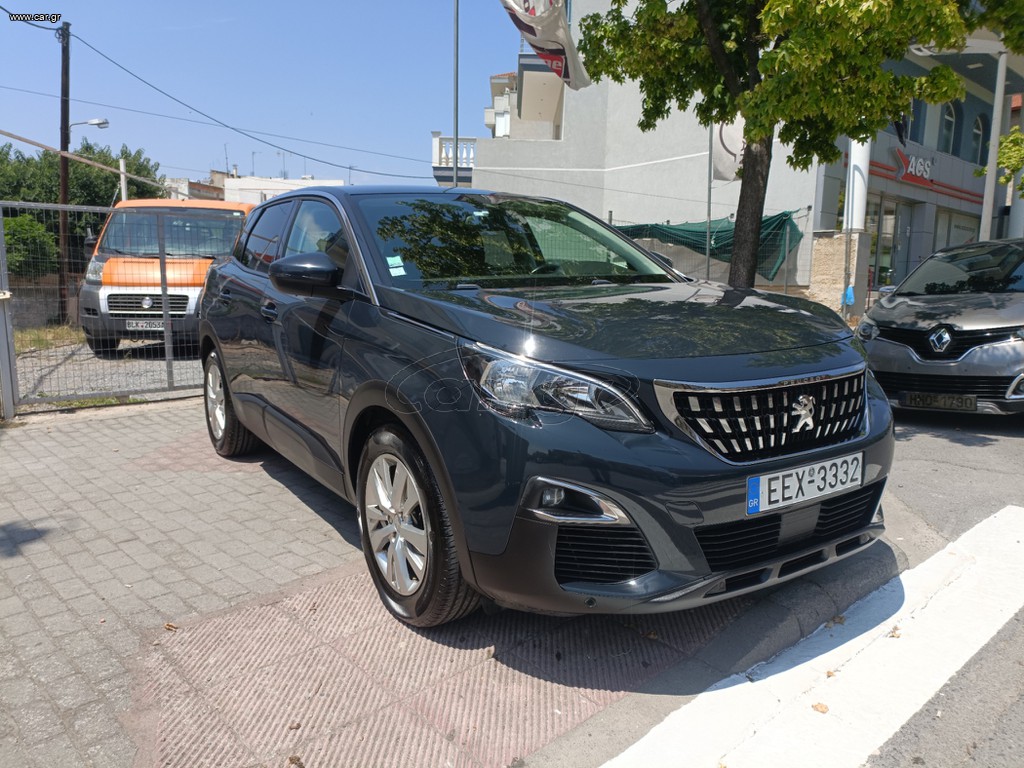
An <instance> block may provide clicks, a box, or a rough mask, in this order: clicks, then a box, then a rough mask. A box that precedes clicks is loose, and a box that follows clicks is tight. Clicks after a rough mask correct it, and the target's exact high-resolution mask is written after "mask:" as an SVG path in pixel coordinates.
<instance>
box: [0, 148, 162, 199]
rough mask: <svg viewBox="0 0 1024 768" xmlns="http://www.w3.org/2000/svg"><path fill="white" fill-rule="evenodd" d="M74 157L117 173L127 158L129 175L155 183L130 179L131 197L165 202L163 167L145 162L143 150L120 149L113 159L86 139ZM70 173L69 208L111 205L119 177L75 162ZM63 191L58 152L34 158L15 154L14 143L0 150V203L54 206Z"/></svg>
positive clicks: (110, 154) (113, 155) (109, 151)
mask: <svg viewBox="0 0 1024 768" xmlns="http://www.w3.org/2000/svg"><path fill="white" fill-rule="evenodd" d="M75 154H77V155H81V156H82V157H85V158H88V159H90V160H93V161H95V162H97V163H101V164H103V165H105V166H107V167H108V168H117V167H118V162H119V160H120V159H121V158H124V159H125V165H126V170H127V171H128V173H130V174H132V175H135V176H141V177H143V178H147V179H152V180H153V182H154V183H153V184H144V183H142V182H138V181H133V180H131V179H129V180H128V197H129V198H137V197H164V196H165V195H166V192H165V190H164V187H163V185H162V183H161V182H162V181H163V177H162V176H158V175H157V174H158V173H159V170H160V164H159V163H156V162H153V161H152V160H151V159H150V158H148V157H146V154H145V151H144V150H142V149H137V150H135V151H134V152H133V151H132V150H130V149H129V148H128V146H127V145H122V146H121V150H120V152H118V153H117V154H114V152H112V151H111V149H110V147H101V146H99V145H98V144H93V143H92V142H90V141H89V140H88V139H82V143H81V145H80V146H79V148H78V149H77V150H76V151H75ZM69 165H70V169H69V174H68V202H69V203H70V204H71V205H97V206H104V207H106V206H109V205H112V204H113V202H114V200H115V199H116V198H117V196H118V189H119V188H120V183H121V181H120V177H119V176H118V174H116V173H111V172H109V171H104V170H102V169H100V168H96V167H94V166H91V165H86V164H85V163H79V162H75V161H74V160H72V161H71V162H70V164H69ZM59 187H60V171H59V157H58V155H57V154H56V153H55V152H48V151H44V152H41V153H39V154H38V155H36V156H30V155H25V154H23V153H22V152H19V151H16V150H14V149H13V148H12V146H11V144H4V145H2V146H0V200H17V201H22V200H24V201H30V202H37V203H54V202H56V201H57V197H58V190H59Z"/></svg>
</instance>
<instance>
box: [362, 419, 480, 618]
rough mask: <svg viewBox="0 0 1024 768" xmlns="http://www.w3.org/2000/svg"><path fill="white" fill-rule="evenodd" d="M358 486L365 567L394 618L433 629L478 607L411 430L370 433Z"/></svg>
mask: <svg viewBox="0 0 1024 768" xmlns="http://www.w3.org/2000/svg"><path fill="white" fill-rule="evenodd" d="M357 488H358V502H359V528H360V534H361V538H362V544H363V554H364V555H365V557H366V565H367V568H369V570H370V577H371V578H372V579H373V583H374V585H375V586H376V587H377V592H378V594H379V595H380V598H381V600H382V601H383V603H384V605H385V607H387V609H388V610H389V611H390V612H391V613H392V615H394V616H395V617H396V618H398V619H400V620H401V621H403V622H405V623H407V624H410V625H412V626H415V627H434V626H438V625H439V624H444V623H446V622H449V621H454V620H455V619H459V618H462V617H463V616H466V615H467V614H469V613H472V612H473V611H474V610H476V608H477V606H478V605H479V603H480V596H479V595H478V594H477V592H476V591H474V590H473V588H472V587H470V586H469V584H467V583H466V581H465V579H464V578H463V576H462V570H461V569H460V567H459V559H458V554H457V552H456V548H455V540H454V537H453V535H452V526H451V520H450V518H449V516H448V507H447V505H446V504H445V501H444V497H443V496H442V494H441V489H440V488H439V487H438V485H437V481H436V480H435V478H434V474H433V472H432V471H431V469H430V467H429V465H428V464H427V461H426V459H425V458H424V456H423V453H422V452H421V451H420V449H419V447H418V446H417V445H416V443H415V441H414V440H413V439H412V437H411V436H410V435H409V433H408V432H407V431H406V430H405V429H403V428H402V427H400V426H398V425H397V424H391V425H386V426H383V427H379V428H378V429H377V430H376V431H375V432H373V434H371V435H370V438H369V439H368V440H367V442H366V446H365V447H364V449H363V455H362V458H361V460H360V462H359V476H358V486H357Z"/></svg>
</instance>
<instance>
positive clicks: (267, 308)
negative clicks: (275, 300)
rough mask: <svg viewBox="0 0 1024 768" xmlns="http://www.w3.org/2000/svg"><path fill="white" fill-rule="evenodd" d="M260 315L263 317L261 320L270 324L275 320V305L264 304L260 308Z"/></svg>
mask: <svg viewBox="0 0 1024 768" xmlns="http://www.w3.org/2000/svg"><path fill="white" fill-rule="evenodd" d="M260 314H261V315H263V319H264V320H266V321H267V322H268V323H272V322H274V321H275V320H277V305H276V304H264V305H263V306H261V307H260Z"/></svg>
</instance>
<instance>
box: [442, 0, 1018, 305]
mask: <svg viewBox="0 0 1024 768" xmlns="http://www.w3.org/2000/svg"><path fill="white" fill-rule="evenodd" d="M607 7H608V0H574V2H573V4H572V8H573V15H574V18H573V19H572V20H571V21H572V22H575V21H576V20H577V19H578V18H580V17H582V16H584V15H586V14H589V13H594V12H600V11H604V10H607ZM578 34H579V33H578V29H577V28H576V26H575V24H573V35H574V36H575V37H576V38H577V39H578ZM936 59H940V60H942V61H943V63H948V64H950V65H951V66H953V68H954V69H955V70H956V71H957V72H958V74H960V75H961V76H962V77H964V78H965V80H966V82H967V89H968V93H967V97H966V98H965V99H964V101H962V102H958V103H956V104H949V105H925V104H915V105H914V115H913V120H912V121H911V124H910V140H909V141H908V142H907V146H906V148H903V147H902V146H901V145H900V144H899V143H898V141H897V139H896V135H895V131H893V130H890V131H887V132H883V133H880V134H879V136H878V137H877V139H876V140H875V141H874V142H873V143H872V146H871V155H870V175H869V179H868V187H867V197H868V201H867V221H866V223H865V228H866V232H865V236H863V237H860V238H858V239H857V240H856V241H855V243H854V245H853V254H854V255H853V262H854V263H853V264H852V265H851V267H850V270H851V271H852V272H853V273H854V276H855V280H854V281H851V282H855V283H856V285H857V288H858V304H861V305H862V304H863V300H864V296H865V293H866V291H867V290H868V289H873V288H875V287H877V286H878V285H879V284H882V283H884V282H886V281H893V280H897V279H899V278H901V277H903V276H904V275H905V274H906V272H907V270H908V269H909V268H910V267H912V266H914V265H915V264H916V263H918V262H919V261H920V260H921V259H922V258H924V257H925V256H927V255H928V254H929V253H931V252H932V251H933V250H934V249H935V248H936V247H941V246H943V245H946V244H948V243H952V242H956V241H960V240H963V239H967V238H968V237H969V236H971V235H970V234H969V232H968V230H970V231H971V232H973V236H974V237H976V236H977V233H978V230H979V228H980V227H979V225H980V217H981V209H982V195H983V192H984V180H983V179H981V178H977V177H975V176H974V175H973V172H974V169H976V168H978V167H979V165H981V163H983V162H984V155H985V144H986V142H987V135H988V130H989V127H990V126H991V121H992V113H993V102H994V101H995V96H994V93H995V88H996V63H997V58H996V57H995V56H993V55H992V54H991V53H977V54H957V55H952V56H940V57H934V56H921V55H917V54H913V53H908V55H907V58H906V59H905V60H904V61H903V62H899V63H896V64H894V67H896V68H899V69H900V71H905V72H908V73H915V72H923V71H925V70H926V69H927V68H928V67H930V66H932V65H933V64H932V63H933V61H935V60H936ZM1007 63H1008V67H1007V74H1006V90H1005V92H1006V93H1017V92H1021V91H1024V57H1019V56H1009V57H1008V62H1007ZM491 86H492V93H491V95H492V105H491V107H490V108H488V109H487V110H486V112H485V121H486V123H487V125H488V127H490V128H491V130H492V138H489V139H478V140H477V141H476V144H475V156H474V162H473V170H472V184H473V186H474V187H478V188H484V189H496V190H503V191H508V192H517V193H524V194H540V195H547V196H552V197H559V198H562V199H566V200H568V201H570V202H572V203H574V204H576V205H578V206H580V207H582V208H584V209H586V210H588V211H590V212H591V213H593V214H595V215H598V216H601V217H602V218H605V219H608V220H611V221H612V222H613V223H616V224H622V223H644V224H646V223H664V222H668V221H671V222H672V223H683V222H699V221H706V220H708V219H709V218H710V219H712V220H716V219H726V218H728V217H729V215H730V214H734V213H735V211H736V206H737V203H738V199H739V188H740V183H739V181H712V182H711V183H710V184H709V138H710V137H709V131H708V129H707V128H702V127H701V126H700V125H699V124H698V123H697V120H696V118H695V117H694V115H693V114H692V112H687V113H675V114H673V115H672V116H671V117H669V118H668V119H666V120H663V121H662V122H660V123H659V124H658V126H657V128H656V129H655V130H653V131H650V132H646V133H645V132H642V131H641V130H640V129H639V128H638V127H637V121H638V120H639V118H640V114H641V101H642V96H641V93H640V89H639V87H638V86H637V85H636V84H634V83H626V84H624V85H617V84H615V83H612V82H610V81H608V80H604V81H602V82H600V83H595V84H594V85H591V86H589V87H587V88H584V89H582V90H580V91H572V90H569V89H568V88H565V87H564V86H563V84H562V82H561V80H560V79H559V78H558V77H557V76H556V75H554V74H553V73H551V72H550V71H548V70H547V68H546V66H545V65H544V64H543V62H541V61H540V60H539V58H538V57H536V56H535V55H533V54H520V56H519V61H518V69H517V71H516V72H515V73H506V74H502V75H497V76H495V77H493V78H492V80H491ZM1002 113H1003V119H1002V129H1003V131H1002V132H1004V133H1005V131H1006V130H1007V129H1008V122H1009V114H1010V110H1009V108H1006V109H1003V110H1002ZM979 131H980V134H979ZM979 136H980V137H981V140H980V141H979ZM847 144H848V142H847V141H846V140H845V139H840V146H841V147H842V148H843V149H844V150H845V149H846V148H847ZM897 149H899V150H901V151H902V153H903V155H904V156H905V157H906V158H908V159H909V158H913V159H914V162H913V163H912V164H911V166H910V167H909V168H908V169H906V170H904V169H903V165H904V161H903V160H901V159H900V155H899V154H898V153H897V152H896V150H897ZM787 154H788V152H787V150H786V148H785V147H784V146H783V145H781V144H780V143H778V142H776V144H775V147H774V151H773V154H772V168H771V173H770V177H769V186H768V194H767V198H766V201H765V215H771V214H775V213H780V212H783V211H791V212H794V215H793V220H794V222H795V223H796V224H797V225H798V226H799V227H800V230H801V232H802V234H803V238H802V239H801V241H800V245H799V247H798V249H794V250H795V253H793V254H791V257H790V259H789V262H788V264H787V268H786V269H784V270H782V272H781V273H780V275H779V276H777V277H776V279H775V280H774V281H773V285H774V286H775V287H779V288H781V287H782V285H783V283H785V285H787V286H788V285H791V284H796V285H801V286H811V284H812V283H815V282H819V281H823V282H824V283H825V284H824V285H823V286H821V287H820V289H819V290H818V291H812V295H815V297H816V298H819V299H821V300H825V301H827V302H828V303H830V304H833V305H835V304H837V303H838V300H839V297H840V296H841V295H842V292H843V279H844V276H843V274H842V271H843V270H842V268H836V267H835V265H834V264H833V266H832V268H831V274H830V275H828V276H825V273H827V272H829V270H827V269H826V270H824V272H822V275H820V276H819V275H818V272H819V264H818V262H819V261H820V262H821V263H822V264H823V265H824V264H825V263H826V262H827V261H829V260H831V261H833V262H834V261H835V259H836V258H840V259H841V258H842V250H843V249H842V248H839V247H837V244H836V243H829V242H825V241H826V240H829V239H830V238H829V237H828V235H834V233H835V231H836V228H837V226H838V225H839V221H838V208H839V200H840V191H841V190H842V189H843V188H844V184H845V178H846V161H845V160H844V161H841V162H839V163H836V164H834V165H831V166H815V167H813V168H811V169H810V170H809V171H807V172H800V171H794V170H793V169H792V168H790V167H789V166H788V165H787V164H786V156H787ZM918 161H920V162H918ZM925 168H927V169H928V170H927V172H925ZM919 171H920V173H919ZM460 177H461V174H460ZM709 187H710V197H709ZM1005 194H1006V190H1005V188H1000V189H997V190H996V194H995V199H996V200H1004V199H1005ZM709 210H710V216H709ZM1007 217H1008V212H1007V211H1005V210H1003V208H1002V206H997V209H996V210H994V220H993V221H994V225H993V230H992V231H993V236H996V235H997V234H999V235H1003V234H1005V233H1006V231H1007V228H1006V222H1007V221H1008V218H1007ZM816 233H817V234H818V238H816V237H815V234H816ZM1022 234H1024V233H1022ZM816 239H817V240H818V247H817V249H816V248H815V241H816ZM831 239H832V240H835V238H834V237H833V238H831ZM837 252H838V256H837ZM812 254H813V255H814V259H812ZM837 269H838V272H839V273H840V274H839V275H838V276H837V275H836V274H835V273H836V272H837ZM698 274H699V273H698ZM723 275H724V270H722V269H718V270H717V271H716V272H713V273H712V276H713V277H715V276H717V277H722V276H723ZM700 276H703V275H700ZM762 282H763V281H762Z"/></svg>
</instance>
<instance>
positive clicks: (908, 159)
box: [892, 147, 934, 187]
mask: <svg viewBox="0 0 1024 768" xmlns="http://www.w3.org/2000/svg"><path fill="white" fill-rule="evenodd" d="M892 151H893V153H894V154H895V155H896V164H897V167H896V180H897V181H905V182H907V183H908V184H920V185H921V186H923V187H930V186H931V185H932V163H933V162H934V161H933V160H932V158H930V157H922V156H920V155H908V154H907V153H906V152H904V151H903V150H902V149H900V148H899V147H893V150H892Z"/></svg>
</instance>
